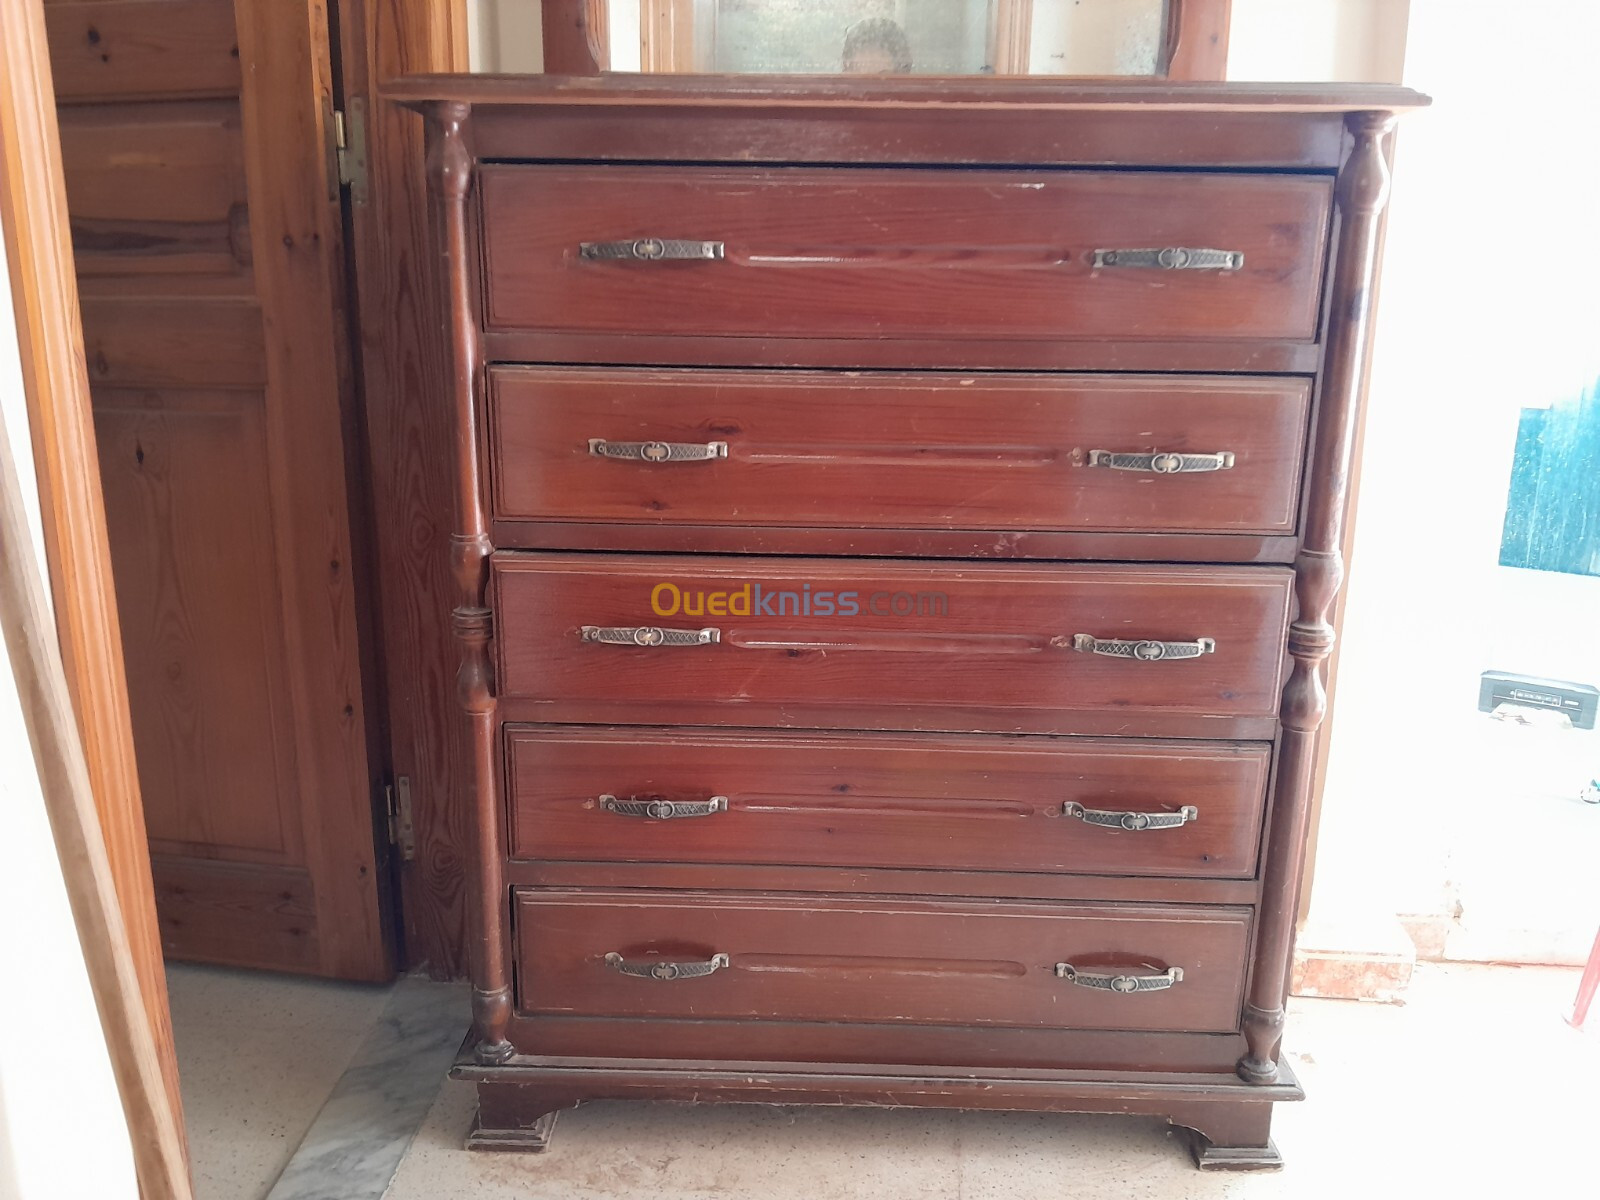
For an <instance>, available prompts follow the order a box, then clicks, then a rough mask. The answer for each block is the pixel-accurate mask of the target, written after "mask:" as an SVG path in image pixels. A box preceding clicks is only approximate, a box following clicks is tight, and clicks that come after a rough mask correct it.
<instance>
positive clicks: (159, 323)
mask: <svg viewBox="0 0 1600 1200" xmlns="http://www.w3.org/2000/svg"><path fill="white" fill-rule="evenodd" d="M326 21H327V10H326V8H325V6H323V5H321V4H319V3H315V2H313V0H114V2H106V3H58V4H55V5H53V6H52V8H51V13H50V31H51V45H52V53H53V56H54V58H55V59H56V61H57V63H58V68H57V82H58V93H57V99H58V102H59V104H60V105H61V106H62V109H63V116H62V125H63V127H64V129H65V130H66V133H65V137H64V146H65V151H64V152H65V157H66V160H67V175H68V184H69V185H68V207H69V214H70V217H71V219H72V229H73V236H74V240H75V250H76V252H77V256H78V263H79V271H80V278H81V281H82V286H81V289H80V290H81V292H82V314H83V325H84V331H85V336H84V350H85V358H86V360H87V366H88V373H89V379H90V384H91V388H92V389H93V391H94V400H95V408H96V418H97V424H98V427H99V430H100V438H101V451H102V463H101V466H102V477H103V480H104V485H105V488H106V492H107V496H108V498H109V500H110V504H109V507H110V509H111V512H110V517H109V522H108V524H109V526H110V532H111V551H112V560H113V564H114V574H115V576H116V584H117V593H118V598H119V607H120V609H121V615H122V624H123V628H124V640H125V643H126V646H127V660H128V667H129V690H130V694H131V696H132V699H133V708H134V729H135V740H136V749H137V754H138V757H139V760H140V773H141V780H142V781H143V786H144V788H145V791H146V794H147V795H146V802H147V805H148V807H149V811H150V813H151V819H150V833H151V844H152V846H153V848H155V849H156V850H157V851H158V852H159V853H160V855H161V857H162V859H163V863H164V868H163V869H164V871H165V872H166V873H167V877H168V878H169V879H173V878H181V879H182V880H183V882H182V885H181V887H180V886H177V885H174V886H169V887H163V889H162V890H161V892H160V899H161V905H162V915H163V917H164V919H165V924H164V926H163V930H164V941H165V945H166V949H167V951H168V953H169V954H170V955H173V956H176V957H191V958H198V959H202V960H206V961H221V962H233V963H243V964H246V965H251V966H278V967H281V968H283V969H286V970H311V971H316V972H318V973H321V974H327V975H335V976H341V977H348V978H359V979H384V978H388V977H389V975H390V973H391V972H390V947H389V934H388V930H387V928H386V923H387V921H388V913H387V911H386V904H387V899H386V891H385V888H384V887H383V884H382V880H381V873H382V869H383V866H384V862H383V859H382V858H381V857H380V854H379V845H378V843H377V837H376V833H377V828H376V824H375V809H376V807H377V806H378V804H379V803H380V800H379V796H380V780H379V772H378V770H377V763H376V755H375V754H374V747H373V744H372V742H373V738H374V736H375V732H374V731H375V722H374V718H373V716H372V714H371V713H370V712H369V709H368V702H367V696H366V690H367V685H368V680H367V678H366V676H365V674H364V672H365V670H366V667H367V664H366V663H365V662H364V657H363V640H362V631H361V629H360V627H359V626H358V623H357V608H358V602H359V601H358V595H357V590H358V589H359V588H360V587H362V586H363V585H364V582H365V581H364V578H362V574H363V571H364V566H363V564H362V562H361V561H360V560H359V559H358V558H357V555H356V547H355V539H354V536H353V534H352V491H351V487H350V481H349V480H348V479H347V466H348V462H349V461H351V460H352V457H353V456H352V455H351V453H350V451H349V448H348V445H347V437H350V436H353V430H354V425H353V422H352V420H351V407H352V399H351V395H350V388H351V386H352V384H353V372H352V368H351V365H350V363H349V361H348V359H347V357H346V351H347V346H346V343H345V339H344V333H343V329H342V322H343V320H344V314H343V308H342V305H343V299H344V298H343V290H344V287H345V264H344V261H343V242H342V233H343V229H342V221H341V212H340V196H339V188H338V182H337V180H336V179H335V178H334V176H333V174H332V171H333V165H332V162H331V155H330V147H331V144H332V141H331V136H330V131H329V122H330V119H331V117H330V111H329V104H328V100H329V95H330V93H331V75H332V68H331V63H330V58H329V54H330V51H329V42H328V31H327V27H326ZM202 867H203V869H201V868H202ZM223 868H227V869H223ZM268 868H270V869H271V870H273V871H278V872H290V873H291V874H293V875H294V878H295V879H296V880H297V881H298V882H297V883H296V884H295V885H294V887H293V888H290V889H288V893H287V894H292V895H293V896H294V897H295V900H294V907H295V913H294V916H293V919H292V920H291V921H290V922H289V925H291V926H292V927H293V929H294V930H295V931H296V932H294V933H293V934H292V935H290V934H285V935H284V936H282V937H280V936H278V935H276V934H274V935H272V936H265V935H264V934H263V927H262V925H261V921H262V919H263V918H262V917H261V915H260V914H261V912H262V911H263V909H264V906H263V903H262V900H263V898H265V900H266V904H265V910H267V911H270V910H271V902H270V897H271V896H272V895H273V891H272V884H271V882H270V880H271V878H272V876H271V875H270V873H269V874H268V875H265V876H264V875H262V871H265V870H268ZM263 879H265V880H267V881H268V882H266V883H263V882H262V880H263ZM235 886H238V887H240V888H242V889H243V891H242V892H241V893H240V894H239V895H237V896H236V895H233V894H231V893H230V890H229V889H231V888H234V887H235ZM180 910H181V911H182V912H183V913H184V914H186V915H184V916H183V917H182V919H179V911H180ZM274 920H276V918H274ZM230 923H231V924H230Z"/></svg>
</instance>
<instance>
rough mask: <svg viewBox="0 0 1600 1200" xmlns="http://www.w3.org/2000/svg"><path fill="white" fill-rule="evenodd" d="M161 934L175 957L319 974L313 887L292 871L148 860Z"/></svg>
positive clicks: (189, 860) (306, 877)
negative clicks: (153, 883) (152, 876)
mask: <svg viewBox="0 0 1600 1200" xmlns="http://www.w3.org/2000/svg"><path fill="white" fill-rule="evenodd" d="M151 869H152V870H153V871H154V873H155V886H156V897H157V904H158V907H159V908H160V911H161V936H162V940H163V941H164V942H165V943H166V944H167V946H168V947H169V949H170V950H171V952H172V953H173V954H174V955H176V956H177V957H180V958H189V959H193V958H199V959H202V960H205V961H209V962H224V963H231V964H233V965H235V966H240V967H262V968H266V969H268V970H273V971H301V972H305V973H307V974H321V973H323V972H322V969H321V964H322V955H321V953H320V951H319V948H318V945H317V941H318V939H317V928H318V921H317V906H316V889H315V887H314V885H313V882H312V879H311V876H310V875H309V874H308V873H307V872H306V871H305V870H304V868H300V867H283V866H270V865H256V864H251V863H239V862H207V861H205V860H203V859H199V858H193V857H181V858H179V857H168V856H166V855H163V854H161V853H159V852H158V853H156V854H155V855H154V856H153V858H152V859H151Z"/></svg>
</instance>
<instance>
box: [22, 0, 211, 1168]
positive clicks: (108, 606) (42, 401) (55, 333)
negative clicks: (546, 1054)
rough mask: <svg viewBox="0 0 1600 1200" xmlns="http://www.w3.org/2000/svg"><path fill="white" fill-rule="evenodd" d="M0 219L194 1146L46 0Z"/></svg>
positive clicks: (162, 1026)
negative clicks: (160, 915)
mask: <svg viewBox="0 0 1600 1200" xmlns="http://www.w3.org/2000/svg"><path fill="white" fill-rule="evenodd" d="M0 227H3V230H4V237H5V246H6V258H7V261H8V264H9V268H10V270H9V274H10V280H9V286H10V287H11V289H12V295H13V298H14V300H15V309H16V321H17V335H18V337H17V340H18V344H19V348H20V350H21V360H22V376H23V393H24V396H25V398H26V404H27V411H28V425H29V430H30V436H31V441H32V452H33V457H34V462H35V465H36V469H37V472H38V481H39V493H40V495H39V499H40V520H41V524H42V526H43V531H44V542H45V555H46V561H47V564H48V569H49V575H50V591H51V604H52V607H53V612H54V617H55V623H56V633H57V638H58V642H59V646H60V653H61V660H62V666H63V669H64V673H65V678H66V684H67V690H68V693H69V696H70V698H71V701H72V709H73V714H74V716H75V718H76V722H77V725H78V732H79V736H80V738H81V740H82V743H83V750H84V758H85V760H86V764H87V767H88V776H89V781H90V786H91V790H92V792H93V797H94V804H95V809H96V812H97V815H98V817H99V823H100V830H101V834H102V837H103V839H104V842H105V846H106V853H107V857H108V859H109V865H110V871H111V883H112V888H113V890H114V892H115V895H116V899H117V904H118V907H119V908H120V909H121V910H122V920H123V925H124V927H125V929H126V932H127V939H128V943H129V950H130V952H131V955H132V959H133V966H134V974H135V977H136V979H137V982H138V988H139V992H140V997H141V999H142V1001H143V1010H144V1014H145V1018H146V1021H147V1024H148V1027H149V1036H150V1040H151V1043H152V1045H153V1047H154V1051H155V1057H156V1060H157V1062H158V1064H159V1069H160V1077H161V1085H162V1088H163V1090H164V1092H165V1096H164V1104H165V1106H166V1108H167V1110H168V1111H169V1112H170V1114H171V1118H172V1121H173V1122H174V1123H175V1125H176V1135H175V1136H176V1137H177V1139H178V1142H179V1147H180V1150H181V1151H182V1152H183V1153H184V1154H185V1156H186V1148H184V1147H183V1144H182V1139H183V1122H182V1112H183V1106H182V1101H181V1097H180V1095H179V1092H178V1060H177V1053H176V1050H175V1047H174V1044H173V1038H172V1018H171V1013H170V1010H169V1008H168V1004H167V981H166V973H165V967H164V963H163V958H162V953H161V931H160V927H159V925H158V924H157V920H156V904H155V888H154V885H153V883H152V881H151V875H150V852H149V849H148V846H147V844H146V841H145V822H144V805H143V800H142V797H141V794H140V791H139V775H138V769H137V766H136V764H135V761H134V752H133V726H132V722H131V719H130V717H129V709H128V690H127V680H126V677H125V674H124V671H123V662H122V635H121V630H120V626H119V624H118V619H117V607H116V594H115V590H114V588H113V586H112V581H111V553H110V548H109V545H108V542H107V538H106V520H105V505H104V500H103V497H102V496H101V492H100V482H99V481H100V475H99V467H98V462H99V459H98V455H97V453H96V449H95V436H94V420H93V415H92V413H91V411H90V406H89V379H88V374H87V371H86V370H85V366H84V356H83V329H82V326H81V323H80V320H79V315H78V285H77V276H76V274H75V273H74V271H73V257H72V239H71V233H70V230H69V227H68V223H67V196H66V185H65V180H64V177H63V174H62V166H61V143H60V136H59V131H58V128H57V123H56V108H55V89H54V87H53V85H52V81H51V68H50V57H49V50H48V47H47V45H46V42H45V20H44V6H43V3H42V0H0ZM64 869H71V868H70V866H68V865H67V864H64ZM154 1102H155V1103H160V1101H154Z"/></svg>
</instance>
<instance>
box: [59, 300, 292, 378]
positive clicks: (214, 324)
mask: <svg viewBox="0 0 1600 1200" xmlns="http://www.w3.org/2000/svg"><path fill="white" fill-rule="evenodd" d="M82 307H83V332H84V354H85V355H86V356H87V358H88V364H89V381H90V383H92V384H93V385H95V386H96V387H97V388H99V387H105V386H109V387H144V388H162V387H179V388H181V387H186V386H189V385H191V384H193V383H195V382H201V383H203V384H204V385H205V386H207V387H226V388H251V389H255V390H260V389H261V388H263V387H264V386H265V385H266V382H267V359H266V332H265V326H264V317H263V314H262V311H261V304H260V302H259V301H258V300H257V299H256V297H254V296H234V297H212V296H186V297H176V296H174V297H166V296H161V297H152V296H148V295H141V294H137V293H135V294H133V295H118V296H110V295H85V296H84V298H83V304H82Z"/></svg>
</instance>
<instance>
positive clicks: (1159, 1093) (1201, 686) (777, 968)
mask: <svg viewBox="0 0 1600 1200" xmlns="http://www.w3.org/2000/svg"><path fill="white" fill-rule="evenodd" d="M394 95H395V98H397V99H399V100H401V101H403V102H405V103H408V104H411V105H412V106H413V107H416V108H418V109H420V110H422V111H423V112H424V113H425V115H426V116H427V118H428V137H429V146H430V164H431V176H432V181H433V184H434V188H435V192H436V196H437V198H438V206H437V209H438V214H439V228H440V237H441V242H440V248H441V260H442V266H443V270H444V272H445V276H446V279H447V282H448V293H449V296H450V299H451V312H450V320H449V334H450V337H451V340H452V349H453V354H454V362H455V366H456V375H455V380H454V391H453V397H452V398H451V399H452V403H453V404H454V408H455V413H456V416H457V420H458V426H459V430H460V441H459V445H458V447H457V448H456V450H457V452H458V454H459V460H460V466H461V469H460V487H459V513H458V519H459V527H458V529H457V532H456V535H455V538H454V549H453V562H454V567H455V572H456V575H457V578H458V580H459V584H460V589H461V603H460V606H459V607H458V608H457V609H456V611H455V628H456V632H457V635H458V637H459V639H460V641H461V644H462V648H463V659H462V668H461V675H460V685H461V686H460V691H461V698H462V702H463V705H464V707H465V709H466V711H467V713H468V715H469V718H470V725H471V737H472V744H473V748H474V754H473V760H474V763H475V778H474V779H472V780H470V781H468V785H467V786H466V787H465V788H464V789H463V790H464V792H465V796H464V802H465V803H467V804H468V805H469V807H470V811H471V812H472V814H473V819H474V821H475V822H476V828H477V836H476V845H477V855H476V860H475V862H474V863H473V864H472V866H473V879H474V887H473V896H472V905H473V915H474V918H475V926H474V928H475V934H474V945H473V950H474V953H473V982H474V999H473V1031H472V1034H471V1036H470V1038H469V1039H468V1043H467V1046H466V1047H465V1049H464V1051H463V1057H462V1059H461V1061H460V1062H459V1063H458V1065H457V1068H456V1073H457V1074H458V1075H459V1076H460V1077H463V1078H468V1079H472V1080H475V1081H476V1082H477V1084H478V1089H479V1101H480V1111H479V1119H478V1125H477V1127H476V1128H475V1130H474V1132H473V1134H472V1135H471V1139H470V1144H472V1145H474V1146H479V1147H493V1146H500V1147H507V1148H523V1149H529V1148H533V1149H537V1148H540V1147H542V1146H543V1145H544V1144H545V1142H546V1139H547V1138H548V1136H549V1133H550V1129H551V1125H552V1123H553V1120H554V1114H555V1112H556V1111H557V1110H559V1109H561V1108H563V1107H567V1106H570V1105H572V1104H575V1103H579V1102H581V1101H583V1100H586V1099H596V1098H641V1099H666V1100H693V1101H701V1102H704V1101H770V1102H808V1101H809V1102H818V1103H843V1104H863V1105H867V1104H926V1105H934V1106H947V1107H950V1106H954V1107H986V1108H1012V1109H1040V1110H1049V1111H1061V1112H1128V1113H1147V1114H1157V1115H1160V1116H1164V1117H1166V1118H1168V1119H1169V1120H1171V1121H1173V1122H1174V1123H1176V1124H1179V1125H1182V1126H1185V1127H1187V1128H1189V1129H1192V1130H1194V1131H1196V1133H1197V1135H1198V1136H1197V1137H1196V1138H1195V1148H1196V1156H1197V1159H1198V1161H1199V1162H1200V1163H1201V1165H1203V1166H1262V1165H1272V1164H1273V1163H1275V1162H1276V1153H1275V1151H1274V1150H1273V1149H1272V1146H1271V1141H1270V1138H1269V1136H1268V1131H1269V1122H1270V1114H1271V1108H1272V1104H1273V1103H1274V1102H1277V1101H1281V1100H1292V1099H1297V1098H1299V1096H1300V1090H1299V1087H1298V1084H1297V1083H1296V1082H1295V1080H1294V1078H1293V1075H1292V1073H1291V1072H1290V1071H1289V1070H1288V1068H1287V1067H1286V1066H1285V1064H1284V1062H1283V1060H1282V1058H1281V1057H1280V1047H1281V1038H1282V1024H1283V1006H1284V1000H1285V995H1286V991H1287V979H1288V973H1289V966H1290V957H1291V953H1292V948H1293V939H1294V919H1295V911H1296V900H1297V895H1298V889H1299V880H1300V875H1301V857H1302V853H1303V849H1304V841H1305V828H1306V821H1307V810H1308V804H1309V799H1310V791H1311V780H1312V777H1313V767H1314V756H1315V752H1316V734H1317V729H1318V726H1319V725H1320V724H1321V722H1322V719H1323V716H1324V709H1325V707H1326V700H1325V696H1324V693H1323V674H1324V670H1325V663H1326V660H1327V657H1328V655H1329V653H1330V651H1331V648H1332V645H1333V638H1334V631H1333V629H1332V627H1331V625H1330V623H1329V622H1330V619H1331V613H1332V611H1333V607H1334V601H1335V598H1336V595H1337V592H1338V588H1339V584H1340V579H1341V574H1342V566H1341V562H1342V540H1343V529H1344V508H1345V501H1346V477H1347V475H1348V472H1349V466H1350V462H1351V458H1352V454H1353V448H1354V437H1355V429H1356V426H1357V420H1358V411H1359V405H1360V392H1361V381H1362V375H1363V371H1364V366H1365V361H1366V355H1367V350H1368V340H1369V323H1370V295H1371V290H1372V285H1373V280H1374V278H1375V271H1376V247H1377V244H1378V231H1379V222H1380V214H1381V211H1382V207H1383V203H1384V199H1385V195H1386V192H1387V182H1388V167H1387V147H1386V138H1387V135H1388V131H1389V130H1390V128H1391V126H1392V123H1393V120H1394V116H1395V114H1396V113H1398V112H1399V111H1401V110H1404V109H1406V108H1410V107H1414V106H1416V105H1418V104H1420V103H1423V102H1425V101H1424V100H1423V98H1421V97H1418V96H1416V95H1415V94H1413V93H1410V92H1406V91H1402V90H1399V89H1392V88H1348V89H1340V90H1337V91H1330V90H1328V89H1315V88H1293V87H1283V88H1269V87H1263V86H1246V85H1233V86H1228V85H1214V86H1212V85H1202V86H1196V85H1190V86H1176V85H1169V86H1152V85H1147V84H1132V83H1129V84H1110V83H1096V84H1065V83H1056V82H1050V81H1044V80H1020V81H1014V82H1005V83H1001V82H992V81H990V82H985V81H964V82H948V83H941V84H937V85H934V84H927V83H922V82H918V81H912V80H874V81H872V82H868V83H851V84H842V83H838V82H830V81H823V80H799V81H790V82H778V81H764V82H761V83H759V84H751V83H750V82H749V81H730V80H720V81H719V80H716V79H682V78H664V79H663V78H657V79H650V78H643V79H636V80H633V81H631V82H628V81H622V80H605V81H587V82H585V81H575V80H561V79H524V80H512V79H464V78H462V79H458V78H442V77H441V78H428V79H418V80H413V81H409V82H407V83H405V84H403V85H401V86H400V87H398V88H397V89H396V90H395V93H394ZM980 127H981V128H982V129H986V130H988V131H989V134H990V136H987V137H985V138H977V137H976V136H975V132H974V131H975V130H978V129H979V128H980ZM444 449H445V448H441V452H443V451H444Z"/></svg>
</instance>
